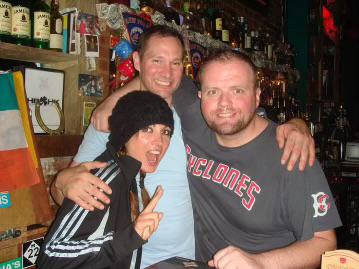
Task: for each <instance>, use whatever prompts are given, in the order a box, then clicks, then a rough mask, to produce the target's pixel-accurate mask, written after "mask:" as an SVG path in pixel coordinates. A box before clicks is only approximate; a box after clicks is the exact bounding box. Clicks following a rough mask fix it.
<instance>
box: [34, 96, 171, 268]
mask: <svg viewBox="0 0 359 269" xmlns="http://www.w3.org/2000/svg"><path fill="white" fill-rule="evenodd" d="M109 126H110V130H111V134H110V136H109V143H108V145H107V149H106V151H105V152H103V153H102V154H101V155H100V156H99V157H98V158H97V159H96V160H98V161H101V162H107V163H108V165H107V166H106V167H104V168H101V169H96V170H94V171H93V174H95V175H96V176H98V177H100V178H101V179H102V180H103V181H104V182H106V183H107V184H109V186H110V187H111V188H112V191H113V193H112V195H111V203H110V204H109V205H107V206H106V208H105V210H96V211H87V210H84V209H82V208H81V207H79V206H77V205H76V204H74V203H73V202H72V201H71V200H68V199H66V200H65V201H64V203H63V204H62V207H61V208H60V209H59V211H58V214H57V217H56V219H55V221H54V223H53V225H52V226H51V228H50V230H49V232H48V234H47V236H46V238H45V241H44V243H43V246H42V248H41V251H40V254H39V257H38V259H37V268H39V269H41V268H51V269H56V268H67V269H68V268H121V269H122V268H124V269H126V268H139V266H140V262H141V246H142V245H143V244H144V243H146V241H147V240H148V238H149V237H150V236H151V235H152V233H153V232H155V231H156V229H157V227H158V225H159V222H160V220H161V218H162V213H158V212H153V210H154V208H155V206H156V204H157V202H158V200H159V199H160V197H161V195H162V193H163V190H162V188H161V187H158V188H157V191H156V193H155V194H154V197H153V198H152V200H150V198H149V196H148V194H147V191H146V190H145V188H144V183H143V181H144V178H145V174H146V173H152V172H154V171H155V170H156V168H157V166H158V164H159V162H160V160H161V159H162V157H163V155H164V153H165V152H166V150H167V148H168V146H169V143H170V139H171V136H172V133H173V116H172V111H171V109H170V108H169V106H168V104H167V103H166V101H164V100H163V99H162V98H161V97H159V96H158V95H156V94H153V93H150V92H143V91H135V92H132V93H129V94H127V95H125V96H124V97H123V98H121V99H120V100H119V101H118V102H117V104H116V106H115V108H114V110H113V113H112V116H111V117H110V118H109Z"/></svg>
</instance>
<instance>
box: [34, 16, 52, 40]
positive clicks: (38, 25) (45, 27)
mask: <svg viewBox="0 0 359 269" xmlns="http://www.w3.org/2000/svg"><path fill="white" fill-rule="evenodd" d="M33 38H34V39H44V40H50V13H48V12H40V11H36V12H34V36H33Z"/></svg>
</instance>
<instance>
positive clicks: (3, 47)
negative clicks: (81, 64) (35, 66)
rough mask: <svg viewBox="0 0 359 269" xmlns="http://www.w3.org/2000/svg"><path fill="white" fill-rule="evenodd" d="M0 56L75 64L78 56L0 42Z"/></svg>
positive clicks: (45, 62) (46, 62)
mask: <svg viewBox="0 0 359 269" xmlns="http://www.w3.org/2000/svg"><path fill="white" fill-rule="evenodd" d="M0 51H1V53H0V58H3V59H10V60H18V61H25V62H34V63H42V64H48V63H62V62H67V63H69V64H77V62H78V56H76V55H72V54H67V53H62V52H57V51H52V50H45V49H38V48H32V47H26V46H20V45H14V44H10V43H4V42H0Z"/></svg>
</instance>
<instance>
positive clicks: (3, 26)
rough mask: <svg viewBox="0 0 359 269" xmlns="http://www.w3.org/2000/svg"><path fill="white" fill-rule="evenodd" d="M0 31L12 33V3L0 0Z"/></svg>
mask: <svg viewBox="0 0 359 269" xmlns="http://www.w3.org/2000/svg"><path fill="white" fill-rule="evenodd" d="M0 33H7V34H11V4H10V3H8V2H5V1H0Z"/></svg>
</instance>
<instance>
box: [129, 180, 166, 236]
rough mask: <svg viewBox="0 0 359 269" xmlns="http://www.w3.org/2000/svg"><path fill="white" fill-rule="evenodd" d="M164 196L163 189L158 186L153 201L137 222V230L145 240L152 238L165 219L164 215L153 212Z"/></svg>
mask: <svg viewBox="0 0 359 269" xmlns="http://www.w3.org/2000/svg"><path fill="white" fill-rule="evenodd" d="M162 195H163V189H162V187H161V186H158V187H157V190H156V192H155V194H154V195H153V197H152V199H151V201H150V202H149V203H148V205H147V206H146V208H145V209H144V210H143V211H142V212H141V214H140V215H139V216H138V217H137V219H136V220H135V230H136V232H137V233H138V234H139V235H140V236H141V238H142V239H143V240H148V238H150V236H151V235H152V234H153V233H154V232H155V231H156V230H157V228H158V225H159V223H160V221H161V219H162V217H163V213H159V212H153V210H154V209H155V207H156V206H157V203H158V201H159V200H160V199H161V197H162Z"/></svg>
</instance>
